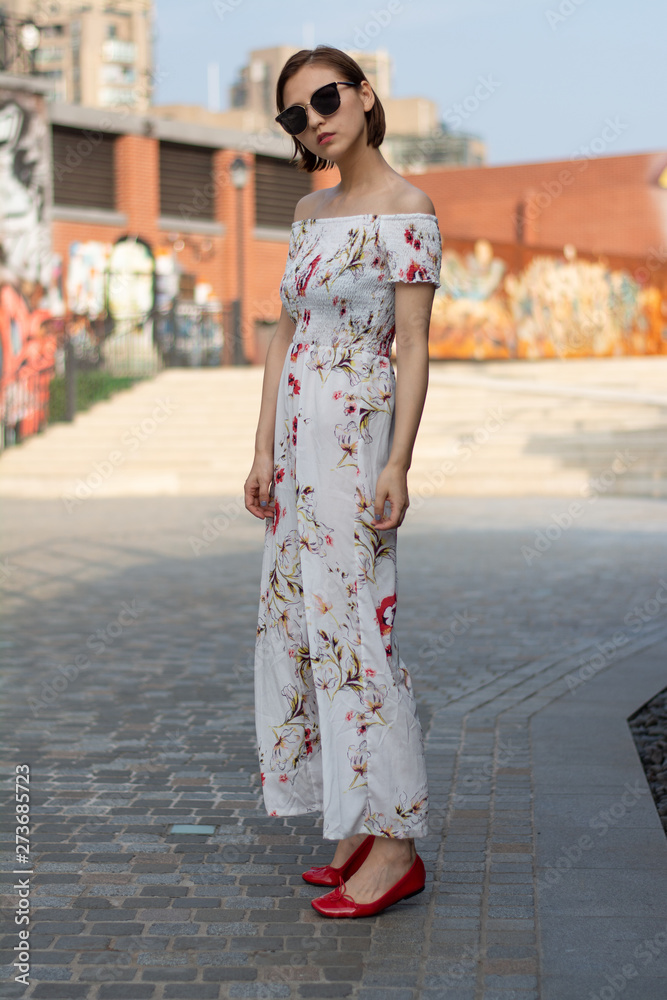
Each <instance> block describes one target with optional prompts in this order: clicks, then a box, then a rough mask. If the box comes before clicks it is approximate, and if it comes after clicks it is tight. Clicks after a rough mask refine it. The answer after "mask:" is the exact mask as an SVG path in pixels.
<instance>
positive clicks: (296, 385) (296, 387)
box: [294, 378, 301, 396]
mask: <svg viewBox="0 0 667 1000" xmlns="http://www.w3.org/2000/svg"><path fill="white" fill-rule="evenodd" d="M300 392H301V383H300V382H299V380H298V378H295V379H294V395H295V396H298V395H299V393H300Z"/></svg>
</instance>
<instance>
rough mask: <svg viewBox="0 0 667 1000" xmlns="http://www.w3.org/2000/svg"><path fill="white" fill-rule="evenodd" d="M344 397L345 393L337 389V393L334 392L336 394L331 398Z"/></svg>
mask: <svg viewBox="0 0 667 1000" xmlns="http://www.w3.org/2000/svg"><path fill="white" fill-rule="evenodd" d="M342 395H343V393H342V392H341V391H340V389H336V391H335V392H334V394H333V396H332V397H331V398H332V399H340V397H341V396H342Z"/></svg>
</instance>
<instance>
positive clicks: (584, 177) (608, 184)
mask: <svg viewBox="0 0 667 1000" xmlns="http://www.w3.org/2000/svg"><path fill="white" fill-rule="evenodd" d="M665 166H667V151H657V152H654V153H641V154H637V155H631V156H604V157H597V158H593V159H589V160H555V161H550V162H545V163H522V164H517V165H510V166H502V167H460V168H459V167H457V168H447V169H444V170H433V171H429V172H427V173H422V174H414V175H407V176H408V178H409V180H410V181H411V182H412V183H413V184H415V185H416V186H417V187H420V188H421V189H422V190H423V191H425V192H426V193H427V194H428V195H429V197H430V198H431V199H432V201H433V204H434V206H435V210H436V214H437V216H438V220H439V223H440V230H441V232H442V234H443V236H444V235H447V236H452V237H458V238H462V239H476V238H479V237H486V239H488V240H490V241H491V242H492V243H493V241H494V240H497V241H500V242H503V243H511V242H514V241H515V237H516V234H515V212H516V205H517V203H518V202H519V200H520V199H522V198H528V200H529V203H530V204H531V205H532V206H534V207H533V208H532V209H531V210H530V211H529V213H528V214H529V216H532V219H531V220H530V225H529V231H528V233H527V239H526V243H528V244H529V245H530V244H536V245H542V246H551V247H562V246H563V245H564V244H565V243H573V244H574V245H575V246H576V247H577V249H578V250H581V251H588V252H591V253H614V254H621V255H627V256H635V257H641V256H644V255H646V254H647V253H648V252H649V251H650V248H651V247H654V248H660V247H661V246H662V245H663V244H664V243H665V242H667V190H666V189H664V188H660V187H658V185H657V179H658V177H659V175H660V173H661V171H662V170H663V169H664V168H665Z"/></svg>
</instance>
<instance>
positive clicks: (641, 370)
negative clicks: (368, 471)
mask: <svg viewBox="0 0 667 1000" xmlns="http://www.w3.org/2000/svg"><path fill="white" fill-rule="evenodd" d="M395 368H396V374H397V378H398V379H400V365H398V364H395ZM262 379H263V368H262V367H261V366H251V367H243V368H217V369H213V368H206V369H191V368H171V369H167V370H165V371H163V372H161V373H159V374H158V375H157V376H156V377H155V378H152V379H150V380H146V381H144V382H140V383H137V384H136V385H134V386H133V387H132V388H131V389H128V390H125V391H122V392H119V393H117V394H116V395H115V396H114V397H113V398H112V399H109V400H105V401H104V402H100V403H97V404H96V405H95V406H94V407H93V408H92V409H91V410H89V411H87V412H85V413H80V414H78V415H77V417H76V418H75V420H74V421H73V422H72V423H71V424H55V425H53V426H51V427H49V428H47V429H46V431H44V432H43V433H42V434H39V435H36V436H34V437H32V438H28V439H27V440H25V441H24V442H23V443H21V444H20V445H17V446H15V447H12V448H9V449H7V450H6V451H5V452H3V453H2V455H0V496H6V497H9V496H12V497H60V498H62V500H63V503H64V504H65V506H66V507H67V508H68V509H73V508H74V507H76V506H77V505H78V504H79V503H80V502H83V501H84V500H86V499H88V498H90V497H124V496H125V497H127V496H147V497H150V496H232V495H233V496H237V497H240V496H241V494H242V489H243V483H244V481H245V479H246V477H247V475H248V472H249V470H250V466H251V464H252V457H253V449H254V438H255V429H256V423H257V417H258V414H259V405H260V398H261V389H262ZM409 485H410V496H411V502H412V501H413V500H414V498H415V497H417V496H423V497H427V496H431V495H440V496H442V495H448V496H453V495H457V496H568V497H584V496H588V498H589V499H590V497H591V496H594V495H610V496H635V497H656V498H664V497H667V356H659V357H649V358H634V357H632V358H595V359H592V358H591V359H588V358H587V359H576V360H575V359H572V360H570V359H568V360H567V361H561V360H539V361H525V362H505V361H496V362H459V361H452V362H442V361H433V362H431V366H430V381H429V392H428V396H427V400H426V405H425V408H424V413H423V416H422V421H421V425H420V429H419V435H418V438H417V444H416V446H415V451H414V456H413V464H412V467H411V469H410V472H409Z"/></svg>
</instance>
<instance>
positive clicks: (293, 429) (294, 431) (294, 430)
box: [292, 417, 297, 444]
mask: <svg viewBox="0 0 667 1000" xmlns="http://www.w3.org/2000/svg"><path fill="white" fill-rule="evenodd" d="M296 428H297V418H296V417H294V419H293V420H292V444H296Z"/></svg>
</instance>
